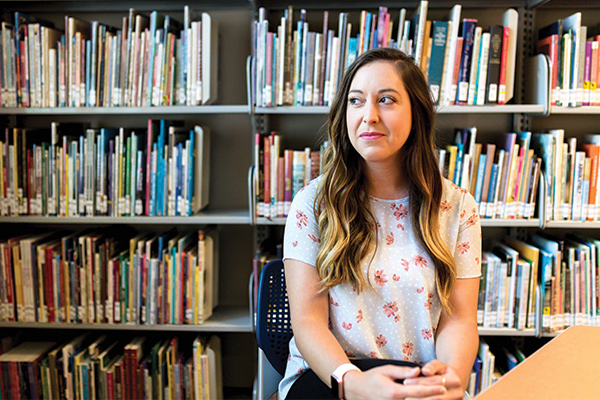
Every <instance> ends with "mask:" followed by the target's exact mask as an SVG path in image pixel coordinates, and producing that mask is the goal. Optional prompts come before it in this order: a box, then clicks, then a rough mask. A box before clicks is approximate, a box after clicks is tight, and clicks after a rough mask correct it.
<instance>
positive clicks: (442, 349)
mask: <svg viewBox="0 0 600 400" xmlns="http://www.w3.org/2000/svg"><path fill="white" fill-rule="evenodd" d="M433 119H434V106H433V103H432V99H431V95H430V92H429V89H428V87H427V83H426V82H425V79H424V77H423V75H422V73H421V71H420V69H419V68H418V67H417V66H416V65H415V64H414V62H413V60H412V58H410V57H407V56H406V55H404V54H403V53H402V52H400V51H398V50H395V49H382V48H380V49H374V50H371V51H369V52H366V53H365V54H363V55H361V56H360V57H358V58H357V59H356V61H355V62H354V63H353V64H352V65H351V66H350V67H349V68H348V70H347V71H346V74H345V75H344V78H343V80H342V83H341V86H340V88H339V91H338V93H337V96H336V98H335V99H334V102H333V105H332V107H331V112H330V116H329V133H328V134H329V140H330V146H329V147H328V149H327V151H326V154H325V155H324V160H325V163H326V164H325V168H324V171H325V172H324V174H323V175H322V176H321V177H319V178H317V179H315V180H314V181H313V182H311V183H310V184H309V185H308V186H307V187H305V188H304V189H303V190H302V191H301V192H300V193H299V194H298V195H297V196H296V198H295V199H294V201H293V204H292V207H291V210H290V213H289V217H288V219H287V223H286V231H285V240H284V262H285V274H286V282H287V290H288V296H289V301H290V312H291V317H292V327H293V330H294V338H293V339H292V340H291V342H290V358H289V360H288V365H287V370H286V374H285V377H284V379H283V380H282V381H281V384H280V395H281V397H285V398H309V397H313V398H323V397H324V396H327V395H328V396H329V397H330V398H346V399H363V398H373V399H386V398H407V397H411V398H416V397H435V398H462V397H463V393H464V390H465V388H466V387H467V384H468V379H469V373H470V371H471V368H472V366H473V362H474V360H475V355H476V352H477V347H478V333H477V321H476V310H477V291H478V287H479V276H480V274H481V272H480V265H479V258H480V253H481V228H480V225H479V218H478V214H477V207H476V203H475V201H474V200H473V197H472V196H471V195H470V194H469V193H468V192H467V191H466V190H463V189H460V188H459V187H457V186H455V185H453V184H452V183H451V182H450V181H448V180H446V179H444V178H442V176H441V175H440V173H439V170H438V166H437V160H436V156H435V147H434V138H433V122H434V121H433ZM352 358H362V359H364V358H373V359H395V360H406V361H411V362H414V363H416V364H417V365H419V366H420V367H417V368H409V367H402V366H396V365H382V366H379V367H376V368H372V369H369V370H367V371H361V370H359V369H358V368H355V367H353V366H352V364H351V363H350V359H352ZM384 364H385V362H384ZM332 376H333V378H332ZM316 377H318V378H319V379H317V378H316ZM396 380H404V381H403V383H402V384H400V383H397V382H396ZM332 382H333V386H334V389H336V393H335V394H334V393H331V392H330V391H329V390H330V389H329V386H331V385H332ZM336 386H337V388H336Z"/></svg>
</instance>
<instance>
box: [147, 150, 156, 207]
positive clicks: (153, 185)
mask: <svg viewBox="0 0 600 400" xmlns="http://www.w3.org/2000/svg"><path fill="white" fill-rule="evenodd" d="M157 154H158V144H157V143H153V144H152V154H149V155H148V156H149V157H151V164H150V170H149V171H148V173H149V174H150V203H149V207H148V208H149V209H148V215H150V216H156V186H157V185H156V179H157V174H156V166H157V164H158V159H157Z"/></svg>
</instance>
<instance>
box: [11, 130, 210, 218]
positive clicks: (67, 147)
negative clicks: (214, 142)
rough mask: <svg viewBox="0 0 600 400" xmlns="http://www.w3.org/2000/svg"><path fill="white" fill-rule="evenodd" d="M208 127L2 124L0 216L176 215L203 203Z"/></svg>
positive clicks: (208, 137) (206, 197)
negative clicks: (27, 126) (95, 127)
mask: <svg viewBox="0 0 600 400" xmlns="http://www.w3.org/2000/svg"><path fill="white" fill-rule="evenodd" d="M209 150H210V131H209V130H208V128H206V127H201V126H195V127H194V128H193V129H184V128H182V127H178V126H176V125H175V123H171V122H169V121H167V120H148V126H147V127H146V128H141V129H125V128H118V129H117V128H100V129H91V128H87V129H84V128H83V127H82V126H81V125H79V124H64V125H61V124H58V123H52V124H51V128H50V130H48V129H21V128H13V129H9V128H6V129H5V132H4V138H2V139H0V171H2V173H0V215H52V216H96V215H104V216H113V217H118V216H141V215H145V216H177V215H193V214H194V213H196V212H198V211H199V210H201V209H202V208H204V207H206V205H207V204H208V196H209V193H208V191H209V186H208V182H209V166H210V164H209V153H208V152H209Z"/></svg>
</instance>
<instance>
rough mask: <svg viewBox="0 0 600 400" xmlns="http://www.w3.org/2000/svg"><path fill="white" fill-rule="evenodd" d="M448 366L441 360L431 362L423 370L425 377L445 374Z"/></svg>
mask: <svg viewBox="0 0 600 400" xmlns="http://www.w3.org/2000/svg"><path fill="white" fill-rule="evenodd" d="M447 369H448V366H447V365H446V364H444V363H443V362H441V361H440V360H432V361H429V362H428V363H427V364H425V365H424V366H423V367H422V368H421V372H422V373H423V375H426V376H431V375H436V374H445V373H446V370H447Z"/></svg>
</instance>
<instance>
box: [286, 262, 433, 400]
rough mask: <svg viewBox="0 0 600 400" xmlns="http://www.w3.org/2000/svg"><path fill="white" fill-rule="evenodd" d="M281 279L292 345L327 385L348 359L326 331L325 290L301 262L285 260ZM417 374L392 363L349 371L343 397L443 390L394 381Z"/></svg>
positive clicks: (384, 396) (389, 396)
mask: <svg viewBox="0 0 600 400" xmlns="http://www.w3.org/2000/svg"><path fill="white" fill-rule="evenodd" d="M285 279H286V285H287V292H288V298H289V302H290V313H291V317H292V329H293V331H294V338H295V341H296V345H297V346H298V349H299V350H300V353H301V354H302V357H303V358H304V359H305V360H306V362H307V363H308V365H309V366H310V368H311V369H312V370H313V371H314V372H315V373H316V374H317V376H318V377H319V378H320V379H321V380H322V381H323V382H325V383H326V384H327V385H328V386H330V376H331V373H332V372H333V371H334V370H335V369H336V368H337V367H338V366H340V365H342V364H345V363H349V362H350V361H349V359H348V357H347V356H346V353H345V352H344V350H343V349H342V347H341V346H340V344H339V342H338V341H337V339H336V338H335V336H334V335H333V333H331V331H330V330H329V296H328V293H327V292H321V293H318V290H319V282H320V279H319V275H318V273H317V270H316V268H315V267H313V266H311V265H309V264H306V263H304V262H301V261H296V260H290V259H287V260H285ZM418 374H419V369H418V368H407V367H398V366H392V365H387V366H383V367H377V368H372V369H370V370H369V371H366V372H358V371H350V372H348V373H347V374H346V375H345V376H344V392H345V394H346V398H347V399H394V398H405V397H425V396H434V395H439V394H440V393H442V392H443V390H444V389H443V388H442V387H441V386H440V384H439V383H437V384H435V383H433V384H429V385H414V386H412V387H409V386H404V385H400V384H397V383H396V382H395V380H396V379H406V378H411V377H415V376H417V375H418Z"/></svg>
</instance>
